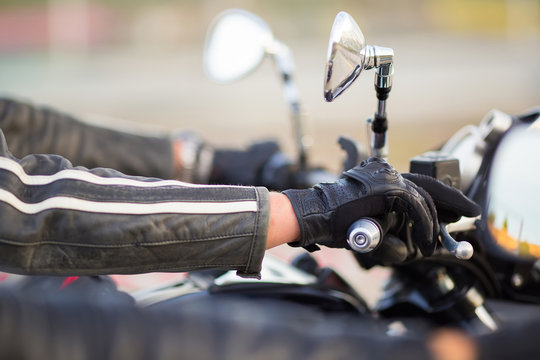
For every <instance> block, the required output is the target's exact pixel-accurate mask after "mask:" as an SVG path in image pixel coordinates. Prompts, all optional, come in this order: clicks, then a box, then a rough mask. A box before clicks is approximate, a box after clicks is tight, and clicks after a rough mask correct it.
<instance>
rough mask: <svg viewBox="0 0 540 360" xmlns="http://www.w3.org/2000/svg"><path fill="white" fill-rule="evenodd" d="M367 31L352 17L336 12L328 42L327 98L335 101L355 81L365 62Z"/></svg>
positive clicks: (325, 85) (325, 81)
mask: <svg viewBox="0 0 540 360" xmlns="http://www.w3.org/2000/svg"><path fill="white" fill-rule="evenodd" d="M365 47H366V42H365V39H364V34H362V31H361V30H360V27H359V26H358V24H356V22H355V21H354V19H353V18H352V16H350V15H349V14H347V13H346V12H344V11H342V12H340V13H338V14H337V16H336V18H335V20H334V25H332V30H331V31H330V41H329V43H328V53H327V55H326V71H325V79H324V98H325V99H326V101H333V100H334V99H335V98H336V97H338V96H339V95H340V94H341V93H342V92H343V91H344V90H345V89H347V88H348V87H349V86H350V85H351V84H352V83H353V82H354V80H356V78H357V77H358V75H359V74H360V73H361V72H362V69H363V68H364V64H365V61H366V56H365Z"/></svg>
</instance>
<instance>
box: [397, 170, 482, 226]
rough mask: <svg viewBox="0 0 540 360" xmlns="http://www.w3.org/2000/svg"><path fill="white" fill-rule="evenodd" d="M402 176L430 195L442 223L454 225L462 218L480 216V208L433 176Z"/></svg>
mask: <svg viewBox="0 0 540 360" xmlns="http://www.w3.org/2000/svg"><path fill="white" fill-rule="evenodd" d="M402 175H403V177H404V178H405V179H407V180H409V181H411V182H413V183H414V184H415V185H416V186H419V187H421V188H422V189H424V190H425V191H427V192H428V193H429V195H430V196H431V198H432V199H433V202H434V203H435V207H436V208H437V216H438V218H439V221H440V222H443V223H452V222H456V221H458V220H459V218H461V217H462V216H469V217H472V216H477V215H479V214H480V211H481V209H480V206H478V205H477V204H476V203H475V202H473V201H472V200H470V199H469V198H467V197H466V196H464V195H463V193H462V192H461V191H459V190H458V189H456V188H453V187H450V186H445V185H444V184H443V183H441V182H440V181H438V180H437V179H435V178H433V177H431V176H427V175H423V174H402Z"/></svg>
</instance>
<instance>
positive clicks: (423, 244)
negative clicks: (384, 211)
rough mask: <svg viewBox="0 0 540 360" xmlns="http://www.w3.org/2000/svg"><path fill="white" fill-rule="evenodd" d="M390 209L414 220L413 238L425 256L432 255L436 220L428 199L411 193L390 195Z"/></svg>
mask: <svg viewBox="0 0 540 360" xmlns="http://www.w3.org/2000/svg"><path fill="white" fill-rule="evenodd" d="M387 199H388V200H389V201H390V202H391V203H390V205H389V206H390V210H391V211H397V212H402V213H405V214H407V217H408V219H409V220H411V221H412V222H413V226H412V229H411V230H412V238H413V241H414V243H415V244H416V245H417V246H418V248H419V249H420V251H421V252H422V254H423V255H424V256H430V255H432V254H433V251H434V250H435V245H436V244H435V239H436V236H435V234H436V233H437V229H438V228H436V227H435V226H436V225H435V222H436V220H434V218H432V215H431V211H430V209H429V206H428V205H427V203H426V201H424V200H423V199H420V198H419V197H417V196H413V195H411V194H409V193H400V194H396V195H395V196H388V197H387Z"/></svg>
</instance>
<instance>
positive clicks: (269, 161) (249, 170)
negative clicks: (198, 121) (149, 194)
mask: <svg viewBox="0 0 540 360" xmlns="http://www.w3.org/2000/svg"><path fill="white" fill-rule="evenodd" d="M171 142H172V146H173V162H174V176H175V178H176V179H178V180H181V181H186V182H191V183H203V184H222V185H246V186H248V185H253V186H265V187H267V188H269V189H270V190H283V189H289V188H291V187H294V183H295V179H294V177H293V176H294V174H295V173H296V171H295V170H296V169H295V166H294V164H293V163H292V162H291V161H290V160H289V159H288V158H287V157H286V156H285V155H284V154H283V153H282V152H281V151H280V149H279V145H278V144H277V143H276V142H275V141H265V142H259V143H254V144H252V145H250V146H249V147H248V148H247V149H246V150H239V149H234V150H233V149H215V148H213V147H212V146H210V145H209V144H208V143H207V142H206V141H204V140H203V139H202V138H201V137H199V136H198V135H197V134H195V133H193V132H189V131H180V132H174V133H172V135H171Z"/></svg>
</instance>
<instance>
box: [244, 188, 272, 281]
mask: <svg viewBox="0 0 540 360" xmlns="http://www.w3.org/2000/svg"><path fill="white" fill-rule="evenodd" d="M255 191H256V196H257V202H258V204H259V211H258V216H257V221H256V222H255V228H254V231H253V238H252V243H251V252H250V255H249V258H248V262H247V264H246V267H245V269H243V270H238V271H237V272H236V274H237V275H238V276H240V277H244V278H255V279H260V278H261V265H262V260H263V257H264V253H265V251H266V240H267V237H268V226H269V224H270V195H269V192H268V189H266V188H264V187H256V188H255Z"/></svg>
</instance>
